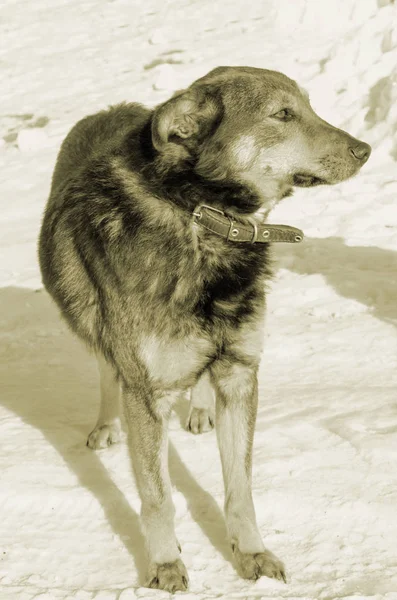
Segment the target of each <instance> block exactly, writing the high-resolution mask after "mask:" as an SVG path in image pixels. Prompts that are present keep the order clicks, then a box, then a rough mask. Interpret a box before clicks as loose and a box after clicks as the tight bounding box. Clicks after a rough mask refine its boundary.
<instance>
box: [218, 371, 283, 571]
mask: <svg viewBox="0 0 397 600" xmlns="http://www.w3.org/2000/svg"><path fill="white" fill-rule="evenodd" d="M211 371H212V378H213V382H214V386H215V390H216V396H217V399H216V419H215V422H216V431H217V437H218V445H219V450H220V455H221V461H222V470H223V478H224V483H225V516H226V524H227V528H228V533H229V538H230V542H231V545H232V550H233V554H234V557H235V560H236V563H237V567H238V570H239V571H240V573H241V575H242V576H243V577H245V578H246V579H258V578H259V577H261V576H262V575H267V577H273V578H275V579H280V580H284V581H285V571H284V565H283V564H282V562H281V561H279V560H278V559H277V558H276V557H275V556H274V554H272V553H271V552H269V551H268V550H266V549H265V548H264V545H263V542H262V538H261V535H260V533H259V530H258V526H257V524H256V516H255V509H254V504H253V500H252V491H251V471H252V444H253V437H254V429H255V421H256V413H257V404H258V383H257V367H256V366H253V367H249V366H247V365H246V364H242V363H238V362H235V363H230V361H226V360H225V361H219V362H217V363H215V364H214V366H213V367H212V370H211Z"/></svg>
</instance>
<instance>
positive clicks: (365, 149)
mask: <svg viewBox="0 0 397 600" xmlns="http://www.w3.org/2000/svg"><path fill="white" fill-rule="evenodd" d="M349 150H350V154H351V155H352V156H354V158H357V160H359V161H361V162H362V163H365V162H367V160H368V159H369V157H370V154H371V146H370V145H369V144H366V143H365V142H360V143H359V144H357V146H354V147H351V148H349Z"/></svg>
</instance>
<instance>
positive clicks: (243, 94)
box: [39, 67, 370, 591]
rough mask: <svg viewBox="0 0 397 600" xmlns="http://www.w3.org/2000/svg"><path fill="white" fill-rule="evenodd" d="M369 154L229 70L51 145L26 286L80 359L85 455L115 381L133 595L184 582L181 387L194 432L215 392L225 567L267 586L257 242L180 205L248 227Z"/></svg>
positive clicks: (282, 92)
mask: <svg viewBox="0 0 397 600" xmlns="http://www.w3.org/2000/svg"><path fill="white" fill-rule="evenodd" d="M369 153H370V148H369V146H368V145H367V144H364V143H363V142H359V141H358V140H355V139H354V138H352V137H350V136H349V135H348V134H347V133H345V132H343V131H341V130H339V129H336V128H334V127H332V126H331V125H329V124H328V123H325V122H324V121H322V120H321V119H320V118H319V117H318V116H317V115H316V114H315V113H314V112H313V110H312V108H311V107H310V104H309V101H308V98H307V95H306V93H305V92H303V91H302V90H301V89H300V88H299V87H298V86H297V84H296V83H295V82H293V81H291V80H290V79H288V78H287V77H286V76H284V75H282V74H280V73H276V72H273V71H266V70H262V69H254V68H245V67H235V68H232V67H220V68H217V69H215V70H214V71H212V72H211V73H209V74H208V75H207V76H205V77H203V78H202V79H199V80H198V81H196V82H195V83H193V85H192V86H191V87H190V88H188V89H187V90H184V91H181V92H178V93H177V94H175V96H174V97H173V98H171V100H169V101H168V102H165V103H164V104H162V105H161V106H159V107H157V108H156V109H155V110H148V109H147V108H144V107H143V106H140V105H138V104H125V105H119V106H116V107H113V108H110V109H109V110H106V111H103V112H100V113H98V114H96V115H93V116H90V117H87V118H85V119H83V120H82V121H80V122H79V123H78V124H77V125H76V126H75V127H74V128H73V129H72V131H71V132H70V134H69V135H68V136H67V138H66V140H65V142H64V144H63V146H62V148H61V151H60V154H59V157H58V162H57V165H56V168H55V172H54V176H53V182H52V189H51V195H50V198H49V201H48V205H47V208H46V212H45V216H44V221H43V226H42V231H41V236H40V247H39V253H40V264H41V269H42V274H43V281H44V284H45V286H46V288H47V290H48V291H49V293H50V294H51V295H52V297H53V298H54V300H55V301H56V303H57V304H58V306H59V307H60V309H61V312H62V314H63V316H64V317H65V319H66V320H67V322H68V324H69V326H70V327H71V329H72V330H73V331H74V332H75V333H76V334H77V335H78V336H79V337H80V338H81V339H82V340H84V341H85V343H86V344H87V345H88V346H89V348H91V349H92V350H93V351H94V352H95V353H96V354H97V356H98V362H99V367H100V374H101V396H102V404H101V412H100V415H99V419H98V423H97V426H96V427H95V429H94V431H93V432H92V433H91V434H90V436H89V438H88V444H89V445H90V446H91V447H93V448H99V447H103V446H105V445H107V444H109V443H112V442H115V441H117V439H118V437H119V430H120V421H119V406H118V392H119V384H121V390H122V399H123V406H124V411H125V416H126V420H127V424H128V433H129V447H130V452H131V459H132V463H133V467H134V472H135V476H136V480H137V485H138V488H139V492H140V495H141V499H142V523H143V526H144V529H145V534H146V540H147V546H148V553H149V573H148V583H147V584H148V585H149V586H151V587H159V588H163V589H166V590H169V591H175V590H183V589H186V587H187V581H188V579H187V573H186V570H185V567H184V565H183V563H182V561H181V560H180V558H179V551H180V548H179V544H178V542H177V540H176V538H175V533H174V526H173V514H174V509H173V505H172V499H171V488H170V481H169V475H168V470H167V433H166V429H167V420H168V417H169V414H170V411H171V407H172V404H173V402H174V401H175V398H176V397H177V395H178V394H180V392H181V391H183V390H186V389H188V388H193V391H192V404H191V412H190V417H189V427H190V429H192V430H193V431H194V432H199V431H203V430H206V429H210V428H211V427H212V425H213V420H214V415H213V406H212V388H213V389H214V390H215V393H216V426H217V434H218V442H219V447H220V452H221V458H222V466H223V474H224V480H225V514H226V521H227V527H228V532H229V536H230V543H231V545H232V548H233V552H234V557H235V560H236V563H237V568H238V570H239V572H240V573H241V574H242V576H243V577H246V578H257V577H260V576H261V575H267V576H269V577H275V578H278V579H285V572H284V567H283V565H282V563H281V562H280V561H279V560H278V559H277V558H276V557H275V556H274V555H273V554H271V553H270V552H269V551H267V550H265V548H264V546H263V543H262V540H261V536H260V534H259V531H258V528H257V525H256V520H255V511H254V507H253V502H252V496H251V451H252V441H253V433H254V427H255V417H256V409H257V370H258V365H259V360H260V354H261V349H262V340H263V317H264V309H265V283H266V280H267V279H268V278H269V277H270V262H269V245H268V244H264V243H254V244H249V243H231V242H230V241H228V240H226V239H224V238H222V237H220V236H217V235H216V234H214V233H212V232H211V231H210V230H207V229H205V228H204V227H202V226H200V224H199V223H197V222H196V220H195V219H194V218H193V215H192V213H193V212H194V209H195V208H196V207H197V206H199V205H201V204H205V205H209V206H212V207H214V208H216V209H219V210H221V211H224V212H226V213H227V214H229V215H233V218H235V219H236V220H237V222H238V221H245V222H247V219H248V220H249V219H251V220H252V219H254V220H255V221H256V222H257V223H259V222H261V221H263V220H264V218H265V217H266V214H267V213H268V212H269V210H270V209H271V207H272V206H273V205H274V204H275V203H276V202H278V201H279V200H280V199H281V198H282V197H284V196H285V195H287V194H289V193H290V192H291V189H292V187H293V186H294V185H301V186H311V185H317V184H320V183H326V184H333V183H337V182H339V181H342V180H344V179H346V178H347V177H350V176H352V175H353V174H355V173H356V172H357V171H358V170H359V168H360V167H361V166H362V164H364V162H365V161H366V160H367V158H368V156H369ZM251 222H252V221H251Z"/></svg>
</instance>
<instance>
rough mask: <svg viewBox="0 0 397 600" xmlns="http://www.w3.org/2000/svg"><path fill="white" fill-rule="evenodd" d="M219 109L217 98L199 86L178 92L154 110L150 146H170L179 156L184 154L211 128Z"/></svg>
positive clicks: (181, 156) (216, 120)
mask: <svg viewBox="0 0 397 600" xmlns="http://www.w3.org/2000/svg"><path fill="white" fill-rule="evenodd" d="M221 112H222V111H221V106H220V102H219V100H218V99H217V98H215V97H214V96H212V95H210V94H209V93H206V92H205V91H203V90H200V91H199V90H192V89H189V90H187V91H186V92H181V93H178V94H177V95H176V96H174V97H173V98H171V100H168V102H166V103H165V104H162V105H161V106H159V107H158V108H157V109H156V110H155V112H154V115H153V120H152V142H153V146H154V147H155V148H156V150H158V151H159V152H162V153H163V152H165V151H170V150H172V153H173V154H175V153H176V152H177V153H178V154H179V158H187V157H188V156H189V155H190V154H191V151H192V150H193V147H194V146H195V145H197V144H198V143H199V142H200V141H202V140H203V139H204V138H205V137H206V136H207V135H209V134H210V133H211V132H212V130H213V129H214V127H215V125H216V123H217V122H219V120H220V116H221ZM185 140H186V142H185ZM171 144H172V146H173V148H172V149H171V147H170V145H171ZM175 146H179V151H177V148H175Z"/></svg>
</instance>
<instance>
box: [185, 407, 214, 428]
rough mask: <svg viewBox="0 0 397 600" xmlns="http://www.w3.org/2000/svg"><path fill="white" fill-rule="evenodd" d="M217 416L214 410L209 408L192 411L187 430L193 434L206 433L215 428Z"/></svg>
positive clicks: (192, 409) (194, 408) (193, 409)
mask: <svg viewBox="0 0 397 600" xmlns="http://www.w3.org/2000/svg"><path fill="white" fill-rule="evenodd" d="M214 423H215V416H214V412H213V411H212V410H208V408H196V407H194V406H193V408H191V409H190V414H189V417H188V420H187V423H186V429H187V430H188V431H191V432H192V433H205V432H206V431H211V429H213V428H214Z"/></svg>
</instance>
